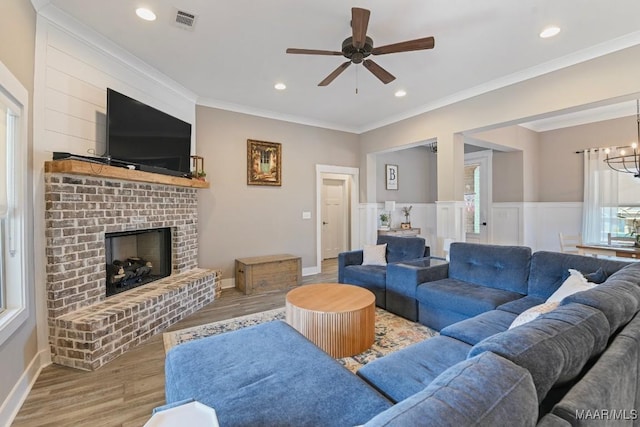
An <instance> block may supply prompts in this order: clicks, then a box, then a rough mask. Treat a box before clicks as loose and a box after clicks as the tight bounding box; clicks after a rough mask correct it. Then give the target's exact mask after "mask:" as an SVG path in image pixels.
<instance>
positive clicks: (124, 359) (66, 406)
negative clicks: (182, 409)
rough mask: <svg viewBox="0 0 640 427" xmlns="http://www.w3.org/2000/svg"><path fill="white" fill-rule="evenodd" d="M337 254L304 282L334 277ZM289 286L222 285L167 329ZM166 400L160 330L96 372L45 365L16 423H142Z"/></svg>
mask: <svg viewBox="0 0 640 427" xmlns="http://www.w3.org/2000/svg"><path fill="white" fill-rule="evenodd" d="M337 277H338V265H337V260H336V259H331V260H326V261H324V262H323V263H322V273H320V274H316V275H313V276H306V277H304V278H303V284H309V283H320V282H336V281H337ZM285 295H286V291H275V292H268V293H262V294H256V295H244V294H241V293H240V292H238V291H236V290H235V289H224V290H223V291H222V296H221V297H220V298H219V299H217V300H215V301H214V302H212V303H211V304H209V305H207V306H206V307H204V308H203V309H201V310H200V311H198V312H197V313H194V314H193V315H191V316H189V317H187V318H185V319H183V320H181V321H180V322H178V323H176V324H175V325H173V326H172V327H171V328H169V329H168V330H176V329H182V328H188V327H191V326H197V325H201V324H205V323H210V322H215V321H218V320H224V319H229V318H232V317H237V316H242V315H245V314H250V313H256V312H259V311H264V310H270V309H273V308H277V307H282V306H284V301H285ZM162 404H164V347H163V344H162V334H158V335H156V336H154V337H152V338H151V339H149V340H148V341H147V342H145V343H144V344H141V345H139V346H138V347H136V348H134V349H132V350H129V351H128V352H127V353H125V354H123V355H122V356H120V357H118V358H117V359H115V360H113V361H112V362H110V363H108V364H107V365H105V366H103V367H102V368H100V369H98V370H97V371H93V372H84V371H78V370H75V369H71V368H66V367H63V366H58V365H50V366H47V367H46V368H44V369H43V370H42V372H41V373H40V376H39V377H38V379H37V380H36V383H35V384H34V386H33V388H32V390H31V393H29V396H28V397H27V399H26V401H25V402H24V404H23V405H22V408H21V409H20V412H19V413H18V415H17V417H16V419H15V420H14V422H13V424H12V426H14V427H36V426H37V427H44V426H56V427H58V426H65V427H67V426H92V427H101V426H104V427H113V426H122V427H133V426H142V425H143V424H144V423H145V422H146V421H147V420H148V419H149V417H150V416H151V411H152V409H153V408H155V407H156V406H160V405H162Z"/></svg>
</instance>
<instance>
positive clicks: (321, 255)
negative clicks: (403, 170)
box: [305, 165, 360, 274]
mask: <svg viewBox="0 0 640 427" xmlns="http://www.w3.org/2000/svg"><path fill="white" fill-rule="evenodd" d="M359 175H360V170H359V169H358V168H350V167H344V166H332V165H316V266H315V267H314V268H307V269H305V270H306V272H307V273H308V274H313V273H320V272H321V270H322V264H323V263H322V260H323V259H326V258H334V257H337V256H338V253H340V252H344V251H348V250H351V249H353V248H356V247H358V246H359V244H360V243H359V239H360V233H359V227H360V225H359V224H360V218H359V215H358V214H359V205H358V197H359V194H360V187H359ZM325 184H326V185H325ZM323 222H326V223H327V224H323ZM334 224H335V227H334V226H333V225H334ZM326 226H328V227H326ZM325 240H326V242H325ZM334 254H335V255H334ZM312 270H313V271H312Z"/></svg>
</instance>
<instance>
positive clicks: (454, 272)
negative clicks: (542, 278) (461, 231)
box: [449, 242, 531, 295]
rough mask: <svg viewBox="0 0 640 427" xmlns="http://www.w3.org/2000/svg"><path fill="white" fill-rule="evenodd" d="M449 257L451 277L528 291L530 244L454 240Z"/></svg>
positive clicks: (511, 289) (523, 293)
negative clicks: (490, 243)
mask: <svg viewBox="0 0 640 427" xmlns="http://www.w3.org/2000/svg"><path fill="white" fill-rule="evenodd" d="M449 258H450V261H449V277H450V278H452V279H457V280H460V281H463V282H469V283H475V284H478V285H483V286H486V287H490V288H496V289H504V290H506V291H511V292H516V293H519V294H521V295H526V294H527V279H528V277H529V266H530V259H531V249H530V248H528V247H524V246H501V245H484V244H483V245H480V244H475V243H461V242H455V243H452V244H451V248H450V252H449Z"/></svg>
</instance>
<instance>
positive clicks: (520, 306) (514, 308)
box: [497, 295, 545, 314]
mask: <svg viewBox="0 0 640 427" xmlns="http://www.w3.org/2000/svg"><path fill="white" fill-rule="evenodd" d="M544 302H545V300H544V299H542V298H539V297H534V296H531V295H527V296H524V297H522V298H519V299H517V300H514V301H509V302H507V303H504V304H501V305H499V306H498V307H497V309H498V310H502V311H507V312H509V313H513V314H520V313H522V312H523V311H525V310H528V309H530V308H531V307H535V306H536V305H540V304H544Z"/></svg>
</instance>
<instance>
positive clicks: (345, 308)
mask: <svg viewBox="0 0 640 427" xmlns="http://www.w3.org/2000/svg"><path fill="white" fill-rule="evenodd" d="M375 302H376V298H375V295H374V294H373V293H372V292H371V291H369V290H367V289H364V288H361V287H359V286H352V285H343V284H340V283H318V284H313V285H305V286H301V287H299V288H296V289H293V290H292V291H289V293H288V294H287V302H286V313H287V314H286V316H287V323H288V324H289V325H291V326H293V327H294V328H295V329H297V330H298V331H299V332H300V333H301V334H302V335H304V336H305V337H307V338H308V339H309V340H310V341H311V342H313V343H314V344H315V345H317V346H318V347H320V348H321V349H322V350H324V351H325V352H327V353H328V354H329V355H330V356H332V357H335V358H340V357H347V356H353V355H355V354H358V353H362V352H363V351H365V350H366V349H368V348H369V347H371V346H372V345H373V341H374V338H375V317H376V311H375V310H376V308H375Z"/></svg>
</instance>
